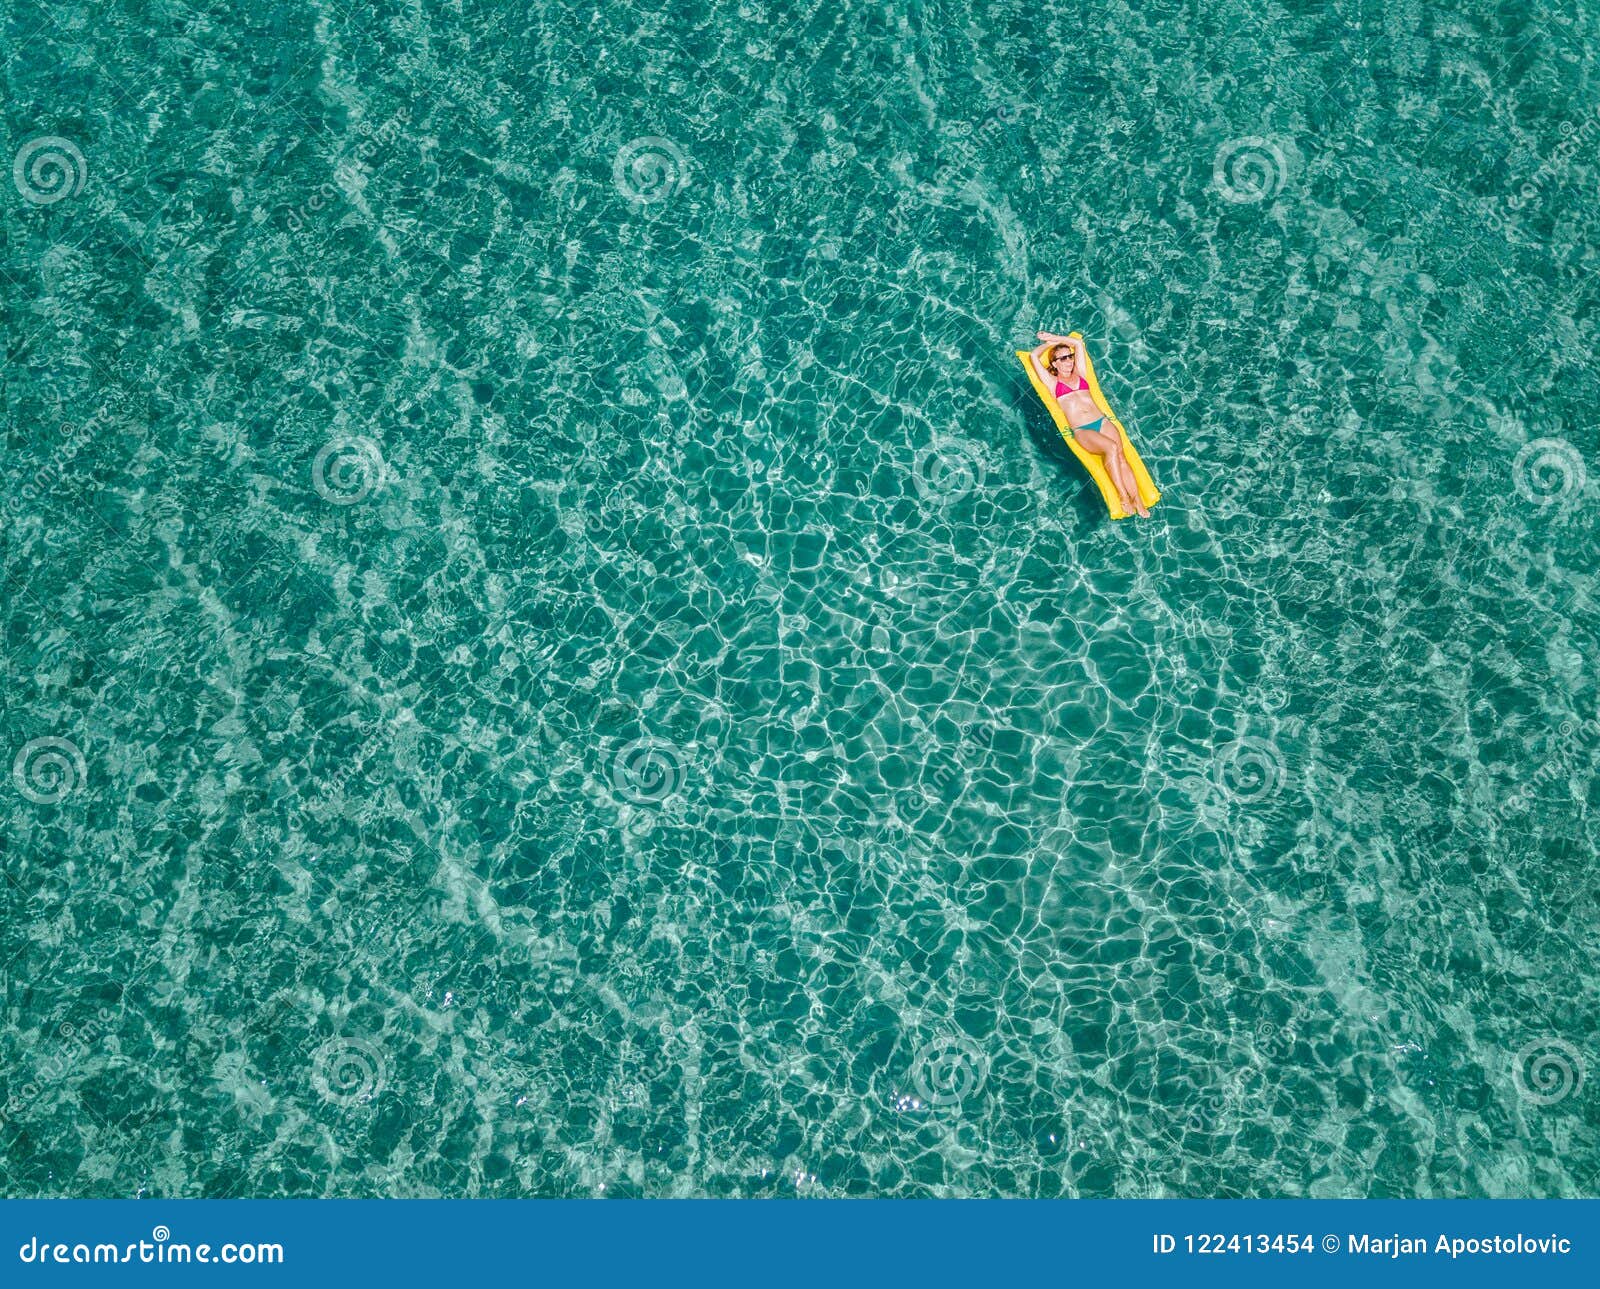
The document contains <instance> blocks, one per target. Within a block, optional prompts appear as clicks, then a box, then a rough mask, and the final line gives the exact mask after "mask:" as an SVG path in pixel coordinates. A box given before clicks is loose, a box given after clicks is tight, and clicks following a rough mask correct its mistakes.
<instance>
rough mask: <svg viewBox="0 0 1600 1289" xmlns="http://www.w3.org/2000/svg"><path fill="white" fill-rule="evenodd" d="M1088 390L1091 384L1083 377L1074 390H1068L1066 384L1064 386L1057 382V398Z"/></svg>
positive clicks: (1079, 378)
mask: <svg viewBox="0 0 1600 1289" xmlns="http://www.w3.org/2000/svg"><path fill="white" fill-rule="evenodd" d="M1088 388H1089V382H1088V381H1086V380H1084V378H1083V377H1082V376H1079V377H1078V383H1077V385H1076V386H1075V387H1074V388H1072V389H1068V388H1067V387H1066V385H1065V384H1063V383H1062V382H1061V381H1059V380H1058V381H1057V382H1056V397H1057V398H1060V397H1061V396H1062V395H1063V394H1076V393H1077V392H1078V390H1080V389H1088Z"/></svg>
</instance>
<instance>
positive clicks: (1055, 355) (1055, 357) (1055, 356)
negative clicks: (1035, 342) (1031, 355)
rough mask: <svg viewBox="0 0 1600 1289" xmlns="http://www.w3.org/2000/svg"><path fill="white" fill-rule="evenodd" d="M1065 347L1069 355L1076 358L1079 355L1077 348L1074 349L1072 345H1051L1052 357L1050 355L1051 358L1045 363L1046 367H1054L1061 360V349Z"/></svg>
mask: <svg viewBox="0 0 1600 1289" xmlns="http://www.w3.org/2000/svg"><path fill="white" fill-rule="evenodd" d="M1063 349H1065V350H1066V351H1067V355H1068V356H1069V357H1072V358H1076V357H1077V356H1078V351H1077V350H1076V349H1074V348H1073V347H1072V346H1071V345H1051V346H1050V357H1049V360H1048V361H1047V362H1046V363H1045V366H1046V367H1054V366H1055V365H1056V363H1057V362H1058V361H1059V360H1060V357H1061V351H1062V350H1063Z"/></svg>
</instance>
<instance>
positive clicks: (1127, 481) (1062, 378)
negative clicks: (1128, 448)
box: [1028, 331, 1150, 519]
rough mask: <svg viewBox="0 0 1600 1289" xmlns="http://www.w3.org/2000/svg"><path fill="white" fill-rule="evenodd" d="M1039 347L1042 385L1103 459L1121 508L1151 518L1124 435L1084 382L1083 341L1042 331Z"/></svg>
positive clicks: (1078, 435)
mask: <svg viewBox="0 0 1600 1289" xmlns="http://www.w3.org/2000/svg"><path fill="white" fill-rule="evenodd" d="M1039 339H1040V340H1042V341H1043V342H1044V343H1043V344H1041V345H1039V346H1038V347H1037V348H1036V349H1035V350H1034V351H1033V352H1032V353H1031V354H1029V355H1028V356H1029V357H1030V358H1031V359H1032V360H1033V366H1034V369H1035V370H1036V371H1037V372H1038V374H1039V379H1040V380H1041V381H1042V382H1043V388H1044V389H1045V390H1048V391H1050V393H1051V394H1053V395H1054V397H1055V400H1056V402H1057V403H1058V404H1060V406H1061V410H1062V411H1063V412H1064V413H1066V417H1067V425H1068V427H1069V428H1070V429H1071V430H1072V435H1073V437H1074V438H1075V439H1076V440H1077V441H1078V443H1079V445H1080V446H1081V447H1083V448H1084V449H1085V450H1086V451H1088V452H1092V453H1094V454H1095V455H1096V456H1098V457H1103V458H1104V459H1105V463H1106V473H1107V474H1108V475H1110V476H1111V483H1112V485H1113V486H1114V487H1115V488H1116V490H1117V495H1118V496H1119V497H1120V498H1121V500H1122V508H1123V510H1125V511H1127V512H1128V513H1129V514H1137V515H1138V516H1139V517H1140V518H1141V519H1148V518H1149V517H1150V510H1149V507H1147V506H1146V505H1145V504H1144V498H1143V497H1141V496H1140V495H1139V483H1138V480H1136V479H1135V478H1134V476H1133V470H1132V469H1131V468H1130V467H1129V465H1128V458H1127V455H1126V454H1125V453H1124V451H1123V442H1122V435H1121V434H1119V433H1118V432H1117V426H1116V423H1115V422H1110V423H1107V422H1106V418H1105V417H1104V416H1103V415H1102V414H1101V411H1100V409H1099V407H1098V406H1096V404H1095V401H1094V396H1093V395H1092V394H1090V392H1089V382H1088V381H1087V380H1085V379H1084V378H1083V372H1084V370H1085V368H1086V367H1087V366H1088V364H1087V363H1086V362H1085V361H1084V355H1083V341H1082V340H1079V339H1077V338H1076V337H1074V336H1057V335H1052V334H1051V333H1050V332H1048V331H1041V332H1040V333H1039Z"/></svg>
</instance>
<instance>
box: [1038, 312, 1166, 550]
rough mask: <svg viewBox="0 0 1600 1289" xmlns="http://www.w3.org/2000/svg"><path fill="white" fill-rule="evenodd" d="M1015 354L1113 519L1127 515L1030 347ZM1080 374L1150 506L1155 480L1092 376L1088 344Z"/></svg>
mask: <svg viewBox="0 0 1600 1289" xmlns="http://www.w3.org/2000/svg"><path fill="white" fill-rule="evenodd" d="M1071 334H1072V338H1073V339H1074V340H1082V339H1083V336H1082V334H1081V333H1080V332H1076V331H1074V332H1072V333H1071ZM1017 357H1018V358H1020V359H1021V360H1022V368H1023V370H1024V371H1026V372H1027V373H1028V380H1029V382H1030V383H1031V384H1032V385H1033V391H1034V393H1036V394H1038V396H1039V397H1040V398H1041V399H1043V400H1044V405H1045V406H1046V407H1047V408H1049V409H1050V415H1051V416H1052V417H1053V418H1054V419H1055V423H1056V429H1058V430H1060V431H1061V437H1062V438H1064V439H1065V440H1066V441H1067V446H1068V447H1069V448H1071V449H1072V455H1073V456H1075V457H1077V458H1078V460H1079V461H1081V462H1083V468H1084V469H1085V470H1087V471H1088V472H1089V476H1090V477H1091V478H1092V479H1093V480H1094V481H1095V483H1097V484H1099V485H1100V495H1101V496H1102V497H1104V498H1105V501H1106V509H1107V510H1109V511H1110V512H1111V517H1112V518H1113V519H1126V518H1127V517H1128V512H1127V511H1126V510H1124V509H1123V508H1122V499H1121V498H1120V497H1118V496H1117V489H1116V485H1115V484H1113V483H1112V482H1111V476H1110V475H1108V474H1107V473H1106V464H1105V461H1104V460H1103V459H1102V458H1100V457H1099V456H1097V455H1096V454H1095V453H1093V452H1088V451H1085V450H1084V448H1083V446H1082V445H1081V444H1079V442H1078V441H1077V439H1076V438H1074V437H1073V434H1072V427H1071V426H1070V425H1068V424H1067V414H1066V413H1065V412H1063V411H1062V410H1061V404H1060V403H1058V402H1056V400H1055V399H1054V398H1052V397H1051V396H1050V390H1049V388H1048V387H1047V386H1046V385H1045V384H1044V382H1043V381H1041V380H1040V379H1039V373H1038V372H1037V371H1035V370H1034V366H1033V358H1032V356H1031V351H1030V350H1027V349H1019V350H1017ZM1083 367H1084V371H1083V378H1084V380H1086V381H1087V382H1088V383H1089V396H1090V397H1091V398H1093V399H1094V405H1095V406H1096V407H1098V408H1099V409H1100V411H1101V413H1102V414H1103V415H1104V416H1105V417H1106V419H1108V420H1109V421H1110V422H1111V423H1112V424H1113V425H1115V426H1116V427H1117V429H1118V431H1120V433H1121V434H1122V447H1123V452H1124V454H1125V455H1126V456H1127V458H1128V465H1129V467H1130V468H1131V469H1132V470H1133V477H1134V479H1135V480H1136V481H1137V482H1138V484H1139V495H1140V496H1141V497H1142V498H1143V499H1144V504H1145V505H1146V506H1153V505H1155V504H1156V502H1158V501H1160V500H1161V493H1160V492H1159V491H1158V490H1157V488H1156V485H1155V481H1154V480H1152V479H1151V478H1150V472H1149V471H1148V470H1146V469H1145V468H1144V462H1143V461H1141V460H1140V459H1139V449H1138V448H1136V447H1134V446H1133V440H1132V439H1131V438H1129V437H1128V431H1127V430H1126V429H1124V428H1123V425H1122V422H1121V421H1119V420H1118V419H1117V414H1116V413H1115V412H1113V411H1112V410H1111V404H1110V403H1108V402H1106V396H1105V395H1104V394H1103V393H1101V392H1100V382H1099V381H1098V380H1096V379H1095V375H1094V360H1093V359H1092V358H1090V357H1089V346H1088V345H1087V344H1086V345H1084V347H1083Z"/></svg>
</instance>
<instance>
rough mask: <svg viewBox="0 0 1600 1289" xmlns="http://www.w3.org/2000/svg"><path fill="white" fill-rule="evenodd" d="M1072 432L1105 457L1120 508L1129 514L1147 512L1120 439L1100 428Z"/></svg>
mask: <svg viewBox="0 0 1600 1289" xmlns="http://www.w3.org/2000/svg"><path fill="white" fill-rule="evenodd" d="M1073 434H1074V435H1076V436H1077V440H1078V442H1079V443H1081V444H1083V446H1084V447H1086V448H1088V449H1089V451H1091V452H1093V453H1094V454H1095V455H1096V456H1099V457H1103V458H1104V459H1105V463H1106V473H1107V474H1108V475H1110V476H1111V483H1112V486H1113V487H1115V488H1116V490H1117V495H1118V496H1119V497H1120V498H1121V500H1122V508H1123V509H1124V510H1125V511H1127V512H1128V513H1129V514H1130V515H1131V514H1135V513H1140V514H1148V513H1149V512H1148V511H1146V510H1145V508H1144V502H1143V500H1142V499H1141V498H1140V496H1139V484H1138V481H1137V480H1135V479H1134V477H1133V471H1132V470H1131V469H1130V468H1129V466H1128V462H1127V459H1126V458H1125V457H1124V456H1123V455H1122V442H1121V440H1120V439H1117V438H1113V437H1112V436H1111V435H1109V434H1106V433H1104V432H1103V431H1101V430H1074V431H1073Z"/></svg>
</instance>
